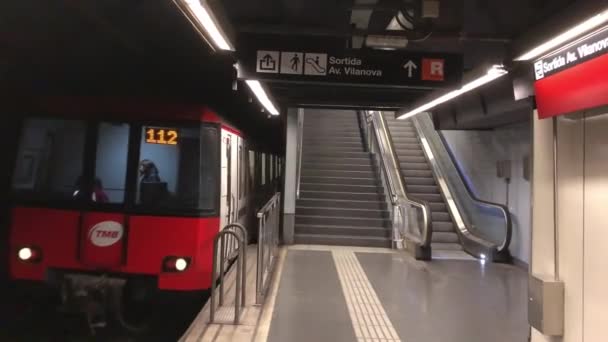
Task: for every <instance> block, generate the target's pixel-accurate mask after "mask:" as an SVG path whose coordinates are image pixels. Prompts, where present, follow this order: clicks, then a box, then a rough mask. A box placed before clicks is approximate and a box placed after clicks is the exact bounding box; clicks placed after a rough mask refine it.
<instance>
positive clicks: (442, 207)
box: [429, 203, 448, 212]
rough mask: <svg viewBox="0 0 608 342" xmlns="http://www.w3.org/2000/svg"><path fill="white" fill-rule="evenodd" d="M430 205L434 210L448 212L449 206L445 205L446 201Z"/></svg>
mask: <svg viewBox="0 0 608 342" xmlns="http://www.w3.org/2000/svg"><path fill="white" fill-rule="evenodd" d="M429 206H430V207H431V210H432V211H437V212H441V211H443V212H447V210H448V206H447V205H445V203H429Z"/></svg>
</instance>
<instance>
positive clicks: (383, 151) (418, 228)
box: [361, 111, 433, 258]
mask: <svg viewBox="0 0 608 342" xmlns="http://www.w3.org/2000/svg"><path fill="white" fill-rule="evenodd" d="M362 115H364V119H362V120H361V121H362V122H365V123H367V127H366V128H365V130H366V131H367V132H366V134H364V136H366V137H367V141H366V143H367V144H368V148H369V151H370V152H372V153H373V154H374V156H375V158H376V160H377V164H379V165H380V169H381V170H382V176H383V177H382V178H383V181H384V182H385V184H386V188H387V190H388V192H389V198H390V204H391V207H392V210H391V213H392V226H393V234H392V235H393V248H403V247H404V246H403V240H404V238H405V239H406V240H409V241H411V242H413V243H414V244H415V245H416V247H419V248H422V249H426V250H429V247H430V244H431V238H432V234H433V231H432V226H431V209H430V206H429V204H428V203H426V202H425V201H423V200H419V199H412V198H408V196H407V193H406V191H405V185H404V184H403V176H402V174H401V168H400V165H399V162H398V161H397V157H396V154H395V149H394V147H393V145H392V141H391V138H390V134H389V133H388V132H389V131H388V128H387V126H386V122H385V121H384V118H383V117H382V113H381V112H376V111H368V112H363V113H362ZM376 152H377V153H376ZM427 254H428V255H427V256H426V257H425V258H429V257H430V253H427Z"/></svg>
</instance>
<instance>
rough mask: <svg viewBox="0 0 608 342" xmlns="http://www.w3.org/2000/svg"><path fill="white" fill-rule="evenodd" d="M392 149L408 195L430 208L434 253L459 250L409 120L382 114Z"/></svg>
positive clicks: (459, 246) (454, 233)
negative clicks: (425, 202)
mask: <svg viewBox="0 0 608 342" xmlns="http://www.w3.org/2000/svg"><path fill="white" fill-rule="evenodd" d="M384 119H385V120H386V123H387V124H388V127H389V130H390V133H391V137H392V140H393V146H394V147H395V150H396V154H397V158H398V159H399V164H400V166H401V172H402V174H403V181H404V184H405V188H406V192H407V195H408V196H409V197H411V198H413V199H421V200H425V201H427V202H428V203H429V204H430V206H431V216H432V218H431V221H432V226H433V238H432V243H431V248H432V249H433V250H462V246H461V245H460V239H459V238H458V234H457V233H456V226H455V225H454V223H453V221H452V218H451V217H450V214H449V212H448V208H447V205H446V202H445V200H444V198H443V196H442V195H441V191H440V190H439V187H438V186H437V184H436V183H435V178H434V177H433V172H432V171H431V168H430V166H429V164H428V161H427V160H426V157H425V156H424V152H423V151H422V146H421V145H420V141H419V140H418V133H417V132H416V128H415V127H414V124H413V123H412V121H411V120H397V119H395V117H394V114H393V113H386V114H384Z"/></svg>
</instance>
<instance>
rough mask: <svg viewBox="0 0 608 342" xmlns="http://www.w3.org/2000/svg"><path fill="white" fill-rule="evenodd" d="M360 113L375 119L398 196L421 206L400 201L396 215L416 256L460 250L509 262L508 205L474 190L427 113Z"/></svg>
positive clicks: (369, 118)
mask: <svg viewBox="0 0 608 342" xmlns="http://www.w3.org/2000/svg"><path fill="white" fill-rule="evenodd" d="M365 115H366V116H367V117H368V121H370V122H373V123H374V124H373V125H372V126H373V127H374V129H375V130H376V132H375V134H376V135H378V136H382V135H385V136H386V138H385V139H386V141H387V142H386V146H385V147H384V149H383V151H382V153H385V154H392V156H391V158H392V159H393V160H394V163H393V164H394V165H395V168H397V169H398V170H396V172H397V173H398V177H397V178H399V180H400V183H401V188H402V190H401V191H402V192H403V194H402V195H401V196H402V197H403V198H405V199H407V201H408V202H410V203H417V206H418V207H420V206H423V207H424V210H421V209H420V208H414V207H412V206H409V205H406V206H404V205H400V208H404V210H405V211H404V212H403V213H402V214H401V216H403V217H404V218H405V219H404V220H403V221H404V222H405V223H403V224H402V225H401V226H400V228H399V229H398V230H400V231H401V234H402V238H403V240H404V242H405V243H404V245H408V246H409V247H408V248H411V249H413V250H414V251H415V252H414V255H415V256H416V257H417V258H419V259H430V258H432V256H433V251H440V250H450V251H459V250H460V251H464V252H466V253H468V254H470V255H472V256H474V257H476V258H479V259H486V260H491V261H497V262H508V261H510V259H511V257H510V253H509V244H510V241H511V234H512V226H511V217H510V214H509V212H508V209H507V208H506V207H505V206H504V205H501V204H497V203H491V202H487V201H483V200H481V199H479V198H477V197H476V196H475V195H474V193H473V192H472V191H471V189H469V187H468V184H467V183H465V182H464V181H463V177H462V174H461V173H460V170H459V169H458V168H457V166H456V163H455V162H454V160H453V159H452V158H453V157H452V155H451V154H450V151H449V150H448V149H447V148H446V146H445V144H444V141H443V139H442V137H441V134H440V132H437V131H436V130H435V128H434V126H433V123H432V120H431V118H430V116H429V115H428V114H426V113H423V114H420V115H417V116H415V117H413V118H411V119H409V120H397V119H395V113H394V112H374V111H370V112H366V114H365ZM425 212H426V213H428V214H424V215H422V214H423V213H425ZM421 218H422V219H421ZM427 221H429V222H427ZM393 226H394V227H396V226H395V225H394V224H393ZM412 246H413V248H412Z"/></svg>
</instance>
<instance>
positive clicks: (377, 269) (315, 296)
mask: <svg viewBox="0 0 608 342" xmlns="http://www.w3.org/2000/svg"><path fill="white" fill-rule="evenodd" d="M463 254H464V253H463ZM250 255H251V256H253V253H252V254H250ZM250 264H254V263H253V262H252V263H250ZM253 267H255V266H253ZM248 273H250V272H248ZM248 283H249V285H248V290H249V287H250V286H255V285H254V283H255V280H253V281H248ZM228 287H230V286H228ZM229 292H232V291H229ZM248 293H251V291H248ZM252 297H253V296H248V304H250V303H252V301H253V298H252ZM205 310H208V305H207V306H206V308H205V309H203V311H202V312H201V314H200V315H199V317H198V318H197V320H195V321H194V322H193V324H192V326H191V327H190V329H189V331H188V332H187V333H186V334H185V335H184V337H183V338H182V341H268V342H285V341H293V342H300V341H302V342H304V341H319V342H323V341H330V342H342V341H344V342H346V341H362V342H363V341H364V342H368V341H369V342H372V341H373V342H381V341H404V342H405V341H424V342H445V341H450V342H487V341H493V342H494V341H495V342H519V341H522V342H523V341H528V339H529V325H528V322H527V315H526V312H527V311H526V310H527V273H526V272H525V271H524V270H522V269H520V268H518V267H516V266H512V265H508V264H497V263H484V262H482V261H479V260H476V259H473V258H469V257H466V256H465V255H457V254H454V255H450V254H446V255H443V256H437V257H436V258H434V259H433V260H432V261H431V262H422V261H417V260H415V259H414V258H412V257H411V256H410V255H409V254H408V253H405V252H404V251H397V250H391V249H384V248H364V247H343V246H323V245H292V246H285V247H283V248H282V249H281V252H280V253H279V260H278V261H277V264H276V268H275V271H274V276H273V279H272V280H271V284H270V287H269V290H268V293H267V296H266V299H265V301H264V303H263V305H261V306H256V305H254V304H253V305H248V308H247V309H246V310H245V312H244V313H243V316H244V319H243V322H242V323H241V325H239V326H235V325H231V324H230V323H228V324H209V322H208V314H205Z"/></svg>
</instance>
